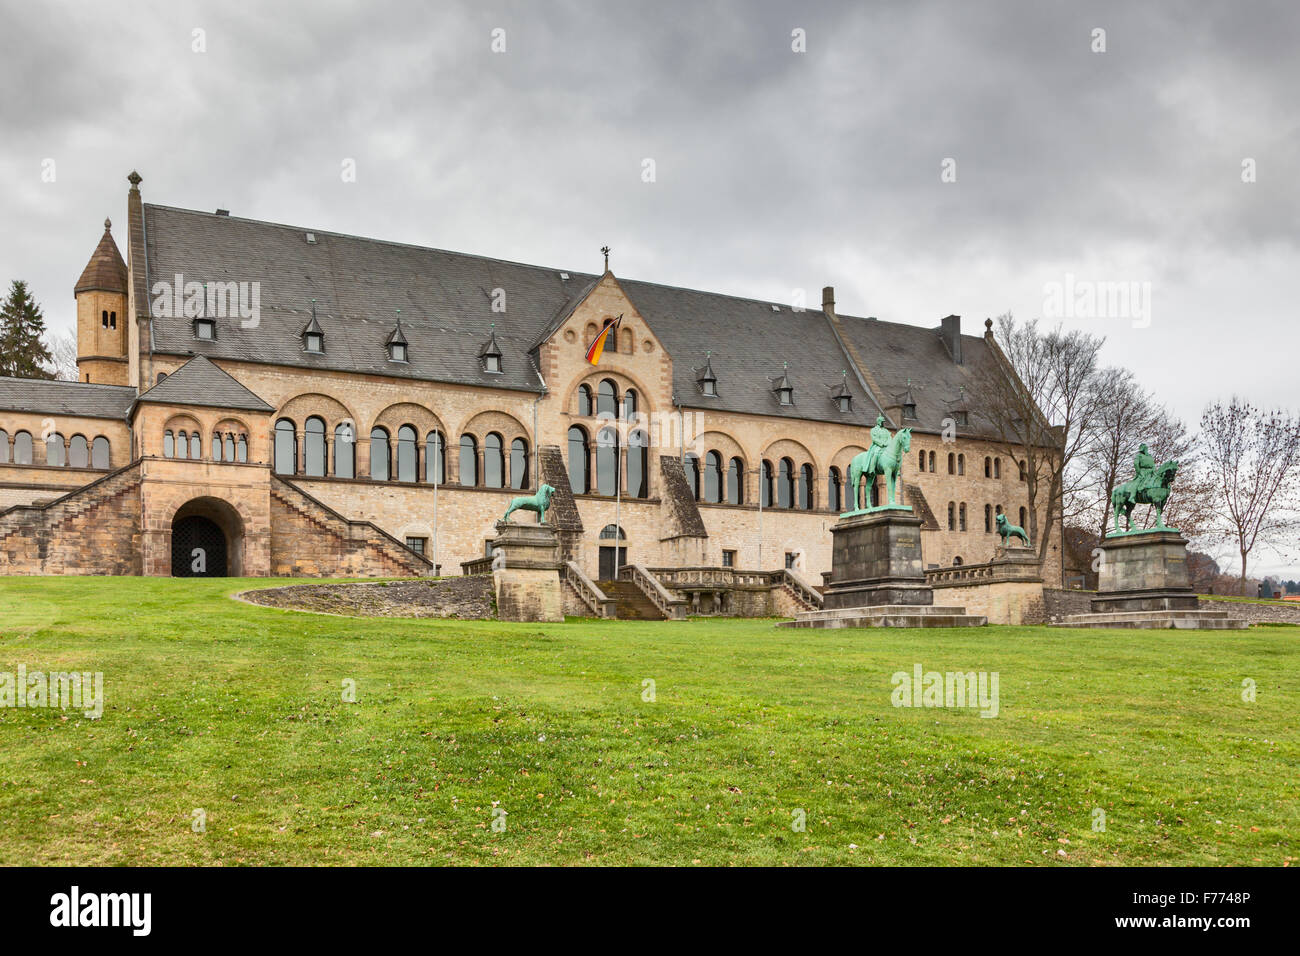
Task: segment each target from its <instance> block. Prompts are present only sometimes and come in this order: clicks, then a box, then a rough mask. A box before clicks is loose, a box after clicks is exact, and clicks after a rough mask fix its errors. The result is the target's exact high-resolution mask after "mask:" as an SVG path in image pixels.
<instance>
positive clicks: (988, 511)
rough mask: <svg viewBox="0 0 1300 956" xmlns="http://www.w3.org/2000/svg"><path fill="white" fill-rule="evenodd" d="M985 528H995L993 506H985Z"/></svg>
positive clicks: (988, 529)
mask: <svg viewBox="0 0 1300 956" xmlns="http://www.w3.org/2000/svg"><path fill="white" fill-rule="evenodd" d="M984 530H985V531H986V532H989V531H992V530H993V506H992V505H985V506H984Z"/></svg>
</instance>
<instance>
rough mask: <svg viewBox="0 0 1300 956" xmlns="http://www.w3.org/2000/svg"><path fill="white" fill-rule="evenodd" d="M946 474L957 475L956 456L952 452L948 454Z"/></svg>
mask: <svg viewBox="0 0 1300 956" xmlns="http://www.w3.org/2000/svg"><path fill="white" fill-rule="evenodd" d="M948 474H950V475H955V474H957V456H956V455H954V454H953V453H952V452H948Z"/></svg>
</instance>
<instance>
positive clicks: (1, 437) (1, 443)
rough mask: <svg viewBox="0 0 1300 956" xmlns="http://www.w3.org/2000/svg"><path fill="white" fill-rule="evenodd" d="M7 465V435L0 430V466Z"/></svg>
mask: <svg viewBox="0 0 1300 956" xmlns="http://www.w3.org/2000/svg"><path fill="white" fill-rule="evenodd" d="M8 463H9V433H8V432H7V431H5V430H4V429H3V428H0V465H7V464H8Z"/></svg>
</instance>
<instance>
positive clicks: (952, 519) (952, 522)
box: [948, 501, 957, 531]
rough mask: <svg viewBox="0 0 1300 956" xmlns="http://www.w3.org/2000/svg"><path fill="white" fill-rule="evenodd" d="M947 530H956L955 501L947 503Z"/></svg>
mask: <svg viewBox="0 0 1300 956" xmlns="http://www.w3.org/2000/svg"><path fill="white" fill-rule="evenodd" d="M948 530H949V531H956V530H957V503H956V502H955V501H950V502H948Z"/></svg>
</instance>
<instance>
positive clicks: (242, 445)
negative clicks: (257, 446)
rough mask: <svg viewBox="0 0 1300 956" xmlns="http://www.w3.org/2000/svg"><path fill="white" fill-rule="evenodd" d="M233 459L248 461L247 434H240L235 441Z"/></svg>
mask: <svg viewBox="0 0 1300 956" xmlns="http://www.w3.org/2000/svg"><path fill="white" fill-rule="evenodd" d="M235 460H236V461H245V462H246V461H248V436H247V435H240V436H239V439H238V440H237V441H236V442H235Z"/></svg>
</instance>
